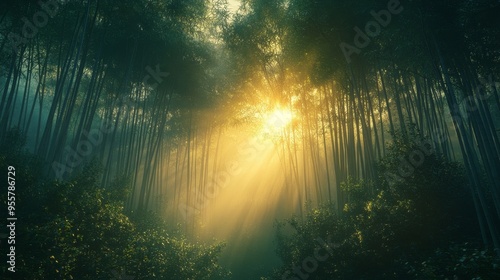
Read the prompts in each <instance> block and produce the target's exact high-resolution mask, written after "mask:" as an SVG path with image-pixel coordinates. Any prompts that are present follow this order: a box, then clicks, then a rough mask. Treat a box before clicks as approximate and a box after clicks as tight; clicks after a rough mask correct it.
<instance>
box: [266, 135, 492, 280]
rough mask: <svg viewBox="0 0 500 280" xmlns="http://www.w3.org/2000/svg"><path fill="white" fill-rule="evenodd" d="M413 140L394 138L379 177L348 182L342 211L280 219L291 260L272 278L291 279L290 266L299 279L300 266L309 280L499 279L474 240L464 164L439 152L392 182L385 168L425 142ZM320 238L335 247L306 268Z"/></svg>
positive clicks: (282, 247)
mask: <svg viewBox="0 0 500 280" xmlns="http://www.w3.org/2000/svg"><path fill="white" fill-rule="evenodd" d="M409 139H419V135H417V134H411V135H405V136H403V135H396V136H395V141H394V143H393V144H392V145H391V146H390V147H389V149H388V151H389V152H388V155H387V156H386V157H385V158H384V159H383V160H382V161H381V162H380V164H379V166H378V172H379V177H378V179H377V180H376V181H375V182H366V181H359V180H354V179H352V178H350V179H349V180H348V181H347V182H344V183H343V184H342V186H341V188H342V190H343V191H344V192H345V193H346V194H347V197H348V201H347V203H346V204H345V205H343V207H341V209H342V210H341V212H340V213H337V211H336V210H335V209H336V208H335V207H334V206H332V205H326V206H323V207H320V208H319V209H314V210H312V211H310V212H309V213H308V214H307V216H306V217H305V218H304V219H303V220H299V219H298V218H292V219H290V220H288V221H286V222H284V223H279V224H278V230H277V244H278V250H277V253H278V255H279V256H280V257H281V259H282V260H283V262H284V266H283V267H281V268H280V269H278V270H277V271H276V272H275V273H274V275H273V276H272V279H285V278H283V275H284V273H286V271H289V272H290V274H288V278H286V279H298V278H299V276H298V274H296V275H294V274H293V273H292V271H293V268H294V267H299V268H302V273H305V274H307V275H308V278H307V279H445V278H446V277H448V279H471V278H474V277H481V278H475V279H495V277H493V276H494V275H498V274H499V273H500V271H499V267H498V259H494V257H493V254H492V252H490V251H487V250H485V251H480V250H479V249H478V248H477V246H472V245H470V244H469V243H467V241H473V242H474V243H472V244H477V243H479V242H478V236H477V231H478V226H477V224H476V221H475V217H474V215H473V214H474V210H473V208H472V204H471V201H470V199H469V196H468V189H467V185H466V180H465V178H464V175H463V174H464V173H465V172H464V170H463V167H462V166H461V165H459V164H457V163H454V162H449V161H446V160H445V159H444V158H443V157H441V156H440V155H438V154H437V153H436V152H435V151H432V152H428V153H427V154H425V158H424V162H423V163H422V164H421V165H418V166H415V167H414V170H413V171H412V172H411V174H408V175H407V176H406V177H404V178H402V180H399V181H396V182H388V181H387V179H386V177H385V176H384V173H386V172H393V173H396V172H397V169H398V168H399V167H400V166H401V161H400V160H401V158H405V157H408V156H409V155H411V152H412V151H415V150H419V149H420V148H421V145H420V144H421V141H423V140H425V139H423V140H420V141H410V140H409ZM318 238H321V239H323V240H328V243H329V244H330V247H332V249H333V250H332V252H330V254H329V257H328V258H327V259H326V260H325V261H321V262H320V261H318V267H317V269H315V270H314V271H312V272H310V273H309V272H307V273H306V270H305V269H304V265H303V261H304V260H305V259H307V258H308V257H311V256H314V252H315V249H316V248H320V247H321V245H320V243H319V242H317V239H318ZM436 248H441V249H437V250H436ZM294 276H295V277H297V278H293V277H294ZM457 277H458V278H457Z"/></svg>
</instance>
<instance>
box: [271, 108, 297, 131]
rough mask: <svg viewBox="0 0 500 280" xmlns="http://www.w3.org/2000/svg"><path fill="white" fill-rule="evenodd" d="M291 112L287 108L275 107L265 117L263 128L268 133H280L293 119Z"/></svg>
mask: <svg viewBox="0 0 500 280" xmlns="http://www.w3.org/2000/svg"><path fill="white" fill-rule="evenodd" d="M293 117H294V116H293V112H292V111H290V110H288V109H283V108H277V109H275V110H274V111H272V112H270V113H268V114H267V116H266V117H265V124H264V130H265V131H266V132H268V133H272V134H276V133H280V132H281V131H282V130H283V129H284V128H286V127H287V126H288V125H290V123H291V122H292V120H293Z"/></svg>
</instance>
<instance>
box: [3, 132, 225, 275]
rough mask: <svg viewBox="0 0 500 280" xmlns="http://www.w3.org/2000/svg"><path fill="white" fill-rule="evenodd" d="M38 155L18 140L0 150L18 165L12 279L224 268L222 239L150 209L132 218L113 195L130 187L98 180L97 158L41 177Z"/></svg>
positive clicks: (208, 271) (192, 272)
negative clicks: (66, 175)
mask: <svg viewBox="0 0 500 280" xmlns="http://www.w3.org/2000/svg"><path fill="white" fill-rule="evenodd" d="M18 134H19V133H18ZM19 135H20V134H19ZM19 135H18V136H19ZM13 140H14V139H9V141H13ZM2 147H4V145H2ZM37 162H38V161H37V160H36V159H34V158H33V156H31V155H30V154H29V153H26V152H24V151H23V150H22V148H16V149H10V150H9V152H6V151H5V150H3V151H2V152H1V155H0V167H1V168H2V170H6V166H7V164H8V165H13V166H15V168H16V171H18V173H16V178H17V181H16V182H17V186H18V188H17V192H16V196H17V198H18V202H19V203H18V204H16V205H17V209H18V212H17V214H16V216H17V217H19V219H20V220H19V221H18V226H17V227H16V242H17V244H18V245H16V250H17V251H16V256H17V258H16V268H17V272H16V277H18V278H16V279H114V278H113V277H116V275H120V273H122V275H129V276H132V277H134V279H193V280H194V279H223V278H225V277H227V276H228V275H229V273H228V272H227V271H226V270H224V269H223V268H222V267H221V266H220V265H219V264H218V256H219V254H220V252H221V250H222V249H223V245H222V244H217V245H204V244H198V243H192V242H189V241H188V240H187V239H186V238H185V237H183V236H182V235H180V234H179V233H178V232H176V231H172V230H170V229H169V227H168V226H167V225H166V224H165V223H164V222H162V221H161V220H160V218H159V217H158V216H155V215H151V213H142V214H136V215H134V216H133V218H132V219H131V218H129V217H128V216H127V215H125V214H124V207H123V200H120V199H117V197H116V195H117V194H118V197H120V198H123V193H126V189H127V188H126V187H123V186H119V184H120V183H123V182H121V181H120V180H117V181H116V182H115V183H114V184H115V186H111V187H109V188H102V187H101V186H99V183H98V182H99V167H98V166H97V165H95V164H94V165H92V164H91V165H89V166H87V167H86V168H84V170H83V171H82V172H81V173H79V174H77V175H75V177H74V178H73V179H72V180H70V181H68V182H59V181H44V180H43V179H42V178H43V177H42V176H40V174H41V173H40V172H39V169H40V166H41V165H40V164H35V163H37ZM31 174H33V175H31ZM120 194H121V196H120ZM2 195H3V194H2ZM3 201H5V200H3ZM6 208H7V207H2V209H6ZM3 263H4V264H5V263H6V262H3ZM2 279H9V278H2Z"/></svg>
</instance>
